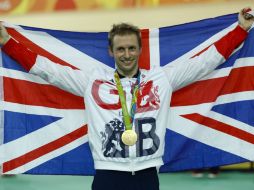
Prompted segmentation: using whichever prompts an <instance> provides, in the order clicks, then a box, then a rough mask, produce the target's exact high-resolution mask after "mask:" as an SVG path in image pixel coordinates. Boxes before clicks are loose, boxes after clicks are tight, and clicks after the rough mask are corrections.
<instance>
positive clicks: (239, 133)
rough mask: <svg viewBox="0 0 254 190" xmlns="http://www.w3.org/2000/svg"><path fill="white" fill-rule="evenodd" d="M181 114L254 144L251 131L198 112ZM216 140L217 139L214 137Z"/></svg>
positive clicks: (253, 136)
mask: <svg viewBox="0 0 254 190" xmlns="http://www.w3.org/2000/svg"><path fill="white" fill-rule="evenodd" d="M181 116H182V117H184V118H186V119H189V120H191V121H194V122H196V123H199V124H201V125H203V126H204V127H208V128H211V129H215V130H217V131H221V132H223V133H226V134H228V135H231V136H234V137H236V138H239V139H242V140H244V141H246V142H249V143H251V144H254V135H252V134H251V133H248V132H246V131H244V130H241V129H238V128H236V127H234V126H231V125H228V124H225V123H222V122H220V121H217V120H214V119H211V118H209V117H206V116H203V115H200V114H198V113H193V114H187V115H181ZM214 140H216V139H214Z"/></svg>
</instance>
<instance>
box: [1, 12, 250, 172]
mask: <svg viewBox="0 0 254 190" xmlns="http://www.w3.org/2000/svg"><path fill="white" fill-rule="evenodd" d="M236 21H237V15H235V14H233V15H226V16H221V17H217V18H213V19H206V20H202V21H198V22H193V23H188V24H183V25H177V26H172V27H164V28H159V29H144V30H142V44H143V49H142V55H141V58H140V63H139V64H140V67H141V68H144V69H150V67H151V66H153V65H160V66H162V67H167V65H169V64H184V62H185V60H188V59H190V58H191V57H193V56H195V55H196V54H198V53H199V52H202V50H203V49H205V48H206V47H208V46H209V45H211V44H212V43H214V42H215V41H217V40H218V39H219V38H221V37H222V36H224V35H225V34H226V33H227V32H229V31H230V30H232V29H233V28H234V27H235V26H236V25H237V23H236ZM7 29H8V32H9V33H10V34H11V35H12V37H13V38H15V39H16V40H17V41H19V42H21V43H23V44H25V45H26V46H27V47H28V48H29V49H31V50H32V51H34V52H37V53H38V54H40V55H43V56H45V57H48V58H49V59H51V60H53V61H55V62H58V63H60V64H62V65H68V66H70V67H72V68H78V69H81V70H86V68H87V67H107V68H109V69H114V67H115V64H114V60H113V59H112V58H111V57H109V55H108V51H107V48H108V42H107V33H106V32H99V33H85V32H67V31H57V30H48V29H41V28H32V27H26V26H11V25H7ZM253 38H254V34H253V30H251V31H250V32H249V35H248V39H247V40H246V41H245V43H244V44H242V45H241V46H240V47H239V48H238V49H236V50H235V51H234V53H233V54H232V55H231V57H230V58H229V59H228V60H227V61H226V62H225V63H224V64H223V65H221V66H220V67H218V68H217V69H216V70H215V71H214V72H212V73H211V74H209V75H208V76H206V77H205V78H203V79H201V80H199V81H197V82H195V83H194V84H191V85H189V86H187V87H184V88H182V89H180V90H178V91H176V92H175V93H174V94H173V98H172V102H171V113H172V114H171V115H170V116H165V117H171V123H170V124H169V126H167V133H166V145H165V153H164V157H163V160H164V165H163V166H162V167H161V169H160V171H161V172H169V171H179V170H186V169H193V168H202V167H211V166H218V165H225V164H232V163H238V162H245V161H250V160H254V145H253V143H254V128H253V126H254V117H253V116H254V112H253V111H254V110H253V107H254V101H253V99H254V91H253V90H254V85H253V78H254V77H253V76H254V47H253V45H251V41H252V42H253ZM0 66H1V67H0V76H1V77H0V83H1V84H0V98H1V101H0V102H1V112H0V118H1V120H0V129H1V132H2V137H3V141H2V145H1V146H0V162H1V163H2V164H3V168H2V169H3V172H4V173H12V174H16V173H29V174H74V175H92V174H93V173H94V168H93V159H92V156H91V152H90V149H89V146H88V138H87V133H88V130H87V125H86V110H85V105H84V103H83V99H82V97H78V96H75V95H72V94H70V93H68V92H65V91H63V90H61V89H58V88H56V87H53V86H51V85H50V84H48V83H47V82H45V81H44V80H42V79H41V78H39V77H37V76H33V75H31V74H28V73H27V72H26V71H25V70H24V69H23V68H21V66H20V65H19V64H17V63H16V62H15V61H13V60H12V59H11V58H9V57H8V56H7V55H6V54H5V53H3V52H1V59H0Z"/></svg>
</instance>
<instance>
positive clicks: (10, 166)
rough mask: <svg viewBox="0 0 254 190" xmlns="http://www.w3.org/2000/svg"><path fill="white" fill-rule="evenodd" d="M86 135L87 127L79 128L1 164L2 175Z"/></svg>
mask: <svg viewBox="0 0 254 190" xmlns="http://www.w3.org/2000/svg"><path fill="white" fill-rule="evenodd" d="M86 134H87V125H85V126H82V127H80V128H79V129H77V130H75V131H73V132H71V133H69V134H67V135H65V136H63V137H61V138H59V139H56V140H55V141H52V142H50V143H48V144H45V145H43V146H42V147H40V148H37V149H35V150H32V151H30V152H28V153H26V154H24V155H22V156H20V157H18V158H15V159H13V160H10V161H8V162H5V163H3V173H6V172H8V171H11V170H14V169H16V168H18V167H20V166H22V165H24V164H27V163H29V162H31V161H33V160H35V159H37V158H39V157H41V156H43V155H45V154H47V153H50V152H52V151H54V150H56V149H58V148H61V147H63V146H65V145H66V144H69V143H71V142H73V141H75V140H77V139H79V138H81V137H82V136H84V135H86Z"/></svg>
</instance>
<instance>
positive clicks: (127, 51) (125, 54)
mask: <svg viewBox="0 0 254 190" xmlns="http://www.w3.org/2000/svg"><path fill="white" fill-rule="evenodd" d="M124 57H126V58H129V57H130V51H129V50H128V49H125V51H124Z"/></svg>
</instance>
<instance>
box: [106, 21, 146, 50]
mask: <svg viewBox="0 0 254 190" xmlns="http://www.w3.org/2000/svg"><path fill="white" fill-rule="evenodd" d="M129 34H135V35H136V36H137V39H138V45H139V48H141V46H142V44H141V34H140V29H139V28H138V27H137V26H134V25H132V24H128V23H120V24H114V25H113V26H112V28H111V30H110V31H109V33H108V43H109V47H110V49H111V50H113V39H114V37H115V36H116V35H120V36H124V35H129Z"/></svg>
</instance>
